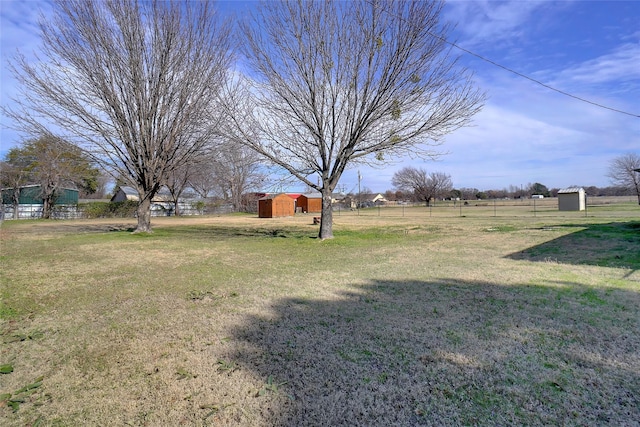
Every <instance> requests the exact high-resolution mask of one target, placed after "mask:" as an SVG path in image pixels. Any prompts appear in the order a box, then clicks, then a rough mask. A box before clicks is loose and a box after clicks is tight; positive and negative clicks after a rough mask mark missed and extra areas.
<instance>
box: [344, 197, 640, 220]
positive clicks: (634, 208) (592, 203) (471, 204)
mask: <svg viewBox="0 0 640 427" xmlns="http://www.w3.org/2000/svg"><path fill="white" fill-rule="evenodd" d="M616 212H619V214H620V216H623V217H628V216H634V215H635V214H637V216H638V217H640V206H639V205H638V200H637V198H635V197H633V196H620V197H590V198H587V203H586V204H585V208H584V210H576V211H560V210H559V206H558V199H557V198H544V199H507V200H505V199H495V200H473V201H464V200H462V201H453V200H452V201H438V202H435V203H432V204H431V205H429V206H426V205H425V204H424V203H422V204H395V205H394V204H385V205H379V206H374V207H369V208H361V209H356V208H353V209H345V208H342V207H337V209H335V208H334V211H333V215H334V217H336V216H338V217H339V216H354V215H355V216H358V215H359V216H368V217H370V216H380V217H415V216H419V217H425V216H428V217H506V216H511V217H513V216H516V217H525V216H526V217H538V216H539V217H545V216H547V217H550V216H551V217H558V216H571V217H577V216H594V215H599V214H602V215H606V216H616Z"/></svg>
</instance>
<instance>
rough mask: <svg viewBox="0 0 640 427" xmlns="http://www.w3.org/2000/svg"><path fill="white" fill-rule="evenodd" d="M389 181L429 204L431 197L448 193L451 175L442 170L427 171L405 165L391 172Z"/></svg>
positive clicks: (451, 184)
mask: <svg viewBox="0 0 640 427" xmlns="http://www.w3.org/2000/svg"><path fill="white" fill-rule="evenodd" d="M391 183H392V184H393V186H394V187H396V188H397V189H399V190H403V191H407V192H413V194H414V195H415V197H416V198H417V199H418V200H420V201H423V202H425V203H426V204H427V206H429V203H430V201H431V199H434V198H436V197H443V196H444V195H447V194H450V193H451V189H452V188H453V183H452V181H451V176H450V175H447V174H446V173H444V172H431V173H427V171H426V170H424V169H417V168H414V167H410V166H408V167H405V168H402V169H400V170H399V171H397V172H396V173H394V174H393V177H392V178H391Z"/></svg>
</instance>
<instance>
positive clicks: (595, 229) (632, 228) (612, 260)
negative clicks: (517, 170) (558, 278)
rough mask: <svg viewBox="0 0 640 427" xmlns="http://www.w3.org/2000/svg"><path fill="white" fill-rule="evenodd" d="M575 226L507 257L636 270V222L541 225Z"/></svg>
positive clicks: (639, 225)
mask: <svg viewBox="0 0 640 427" xmlns="http://www.w3.org/2000/svg"><path fill="white" fill-rule="evenodd" d="M563 227H576V228H580V231H576V232H573V233H570V234H567V235H564V236H562V237H559V238H557V239H553V240H550V241H548V242H545V243H542V244H540V245H536V246H532V247H530V248H527V249H525V250H524V251H520V252H516V253H513V254H510V255H508V256H507V258H510V259H516V260H528V261H546V262H548V261H554V262H560V263H564V264H588V265H597V266H603V267H615V268H628V269H630V270H631V271H630V272H629V274H628V275H627V276H631V275H632V274H633V273H634V272H635V271H638V270H639V269H640V222H637V221H632V222H612V223H607V224H589V225H583V224H581V225H570V224H569V225H567V224H564V225H559V226H547V227H545V228H551V229H553V228H563Z"/></svg>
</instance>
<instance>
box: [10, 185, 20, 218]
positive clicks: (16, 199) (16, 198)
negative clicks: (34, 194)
mask: <svg viewBox="0 0 640 427" xmlns="http://www.w3.org/2000/svg"><path fill="white" fill-rule="evenodd" d="M11 203H13V219H20V218H19V216H20V187H18V186H17V185H16V186H15V187H14V188H13V195H12V196H11Z"/></svg>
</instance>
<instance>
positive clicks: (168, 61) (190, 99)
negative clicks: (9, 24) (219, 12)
mask: <svg viewBox="0 0 640 427" xmlns="http://www.w3.org/2000/svg"><path fill="white" fill-rule="evenodd" d="M40 33H41V37H42V40H43V46H42V54H41V55H42V57H43V58H39V61H38V62H36V63H33V64H31V63H29V62H28V61H27V59H26V58H25V57H24V56H18V57H17V58H16V59H15V61H14V62H13V63H12V71H13V73H14V75H15V77H16V78H17V80H18V81H19V82H20V83H21V86H22V92H21V94H20V96H19V97H17V98H16V99H14V101H15V102H16V103H17V105H18V107H17V108H15V109H11V110H9V109H5V110H4V111H5V113H6V114H8V115H9V116H10V117H12V118H13V119H15V120H16V122H18V123H20V124H21V125H22V126H23V128H28V129H33V128H36V129H37V130H39V131H44V130H45V128H49V127H52V126H53V127H57V128H58V129H62V130H64V131H65V132H68V134H69V135H68V136H66V138H68V139H69V140H71V141H73V142H75V143H76V144H78V145H79V146H82V147H83V148H84V149H85V150H87V152H89V153H91V154H92V155H93V156H94V157H95V159H96V160H97V161H99V162H100V163H102V164H103V165H104V166H105V167H106V168H107V169H108V170H110V172H111V173H112V175H113V176H114V177H118V176H121V177H125V179H126V180H127V181H128V184H130V185H131V186H133V187H135V188H137V190H138V193H139V195H140V202H139V206H138V212H137V214H138V215H137V216H138V225H137V228H136V231H137V232H149V231H151V217H150V207H151V199H152V198H153V197H154V195H155V194H156V192H157V191H158V190H159V188H160V187H161V185H163V184H164V182H165V181H166V179H167V176H168V174H169V173H171V172H172V171H173V170H175V169H176V168H178V167H179V166H180V165H182V164H183V163H185V162H187V161H188V160H189V159H190V158H192V157H194V156H196V155H199V154H200V153H201V152H202V150H203V148H204V146H205V145H206V144H207V142H208V141H210V140H211V136H212V134H213V133H214V132H215V128H216V117H217V115H216V114H215V110H214V108H215V104H216V102H217V98H218V95H219V92H220V87H221V84H222V83H223V82H224V81H225V78H226V71H227V67H228V65H229V62H230V37H229V35H230V27H229V26H228V25H220V24H219V23H218V20H217V19H216V15H215V13H214V11H213V8H212V6H211V5H210V3H209V2H180V1H166V2H165V1H155V0H154V1H137V0H114V1H101V0H55V1H54V13H53V16H52V18H51V19H50V20H43V21H42V22H41V23H40Z"/></svg>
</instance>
